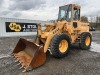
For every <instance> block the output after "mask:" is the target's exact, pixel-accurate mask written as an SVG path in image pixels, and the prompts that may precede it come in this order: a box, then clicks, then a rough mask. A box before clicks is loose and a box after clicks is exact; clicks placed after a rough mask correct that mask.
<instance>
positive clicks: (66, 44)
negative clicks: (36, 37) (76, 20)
mask: <svg viewBox="0 0 100 75" xmlns="http://www.w3.org/2000/svg"><path fill="white" fill-rule="evenodd" d="M69 49H70V38H69V36H68V35H66V34H59V35H56V36H54V38H53V39H52V41H51V45H50V50H51V53H52V55H53V56H54V57H57V58H63V57H65V56H67V54H68V52H69Z"/></svg>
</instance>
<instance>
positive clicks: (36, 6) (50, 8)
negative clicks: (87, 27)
mask: <svg viewBox="0 0 100 75" xmlns="http://www.w3.org/2000/svg"><path fill="white" fill-rule="evenodd" d="M67 4H78V5H80V6H81V16H87V17H90V16H92V17H93V16H97V15H98V16H100V0H0V17H9V18H21V19H33V20H45V21H47V20H55V19H57V18H58V11H59V6H63V5H67Z"/></svg>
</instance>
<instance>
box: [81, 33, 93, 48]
mask: <svg viewBox="0 0 100 75" xmlns="http://www.w3.org/2000/svg"><path fill="white" fill-rule="evenodd" d="M88 36H89V37H90V44H89V45H88V46H87V45H86V43H85V40H86V38H87V37H88ZM91 42H92V36H91V34H90V33H88V32H84V33H82V34H81V35H80V44H79V46H80V48H81V49H83V50H88V49H90V46H91Z"/></svg>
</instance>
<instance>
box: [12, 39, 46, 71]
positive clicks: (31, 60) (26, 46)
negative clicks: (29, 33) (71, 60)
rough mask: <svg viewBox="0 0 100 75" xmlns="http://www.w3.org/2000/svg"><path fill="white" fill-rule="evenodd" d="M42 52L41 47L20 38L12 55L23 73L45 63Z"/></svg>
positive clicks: (44, 54)
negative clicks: (22, 69)
mask: <svg viewBox="0 0 100 75" xmlns="http://www.w3.org/2000/svg"><path fill="white" fill-rule="evenodd" d="M43 50H44V48H43V45H37V44H35V43H33V42H30V41H27V40H25V39H22V38H21V39H20V40H19V42H18V43H17V46H16V47H15V49H14V50H13V53H12V54H13V55H14V57H15V58H16V59H17V61H18V62H19V64H21V65H22V67H21V68H24V69H25V70H24V71H28V70H30V69H32V68H37V67H39V66H41V65H43V64H44V63H45V60H46V53H44V51H43Z"/></svg>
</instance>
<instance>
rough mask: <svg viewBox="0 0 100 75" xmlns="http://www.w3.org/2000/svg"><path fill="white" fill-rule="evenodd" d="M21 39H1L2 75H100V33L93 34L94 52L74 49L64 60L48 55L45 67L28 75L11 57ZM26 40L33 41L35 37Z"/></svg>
mask: <svg viewBox="0 0 100 75" xmlns="http://www.w3.org/2000/svg"><path fill="white" fill-rule="evenodd" d="M19 38H20V37H13V38H0V75H100V53H99V52H98V51H99V50H100V47H99V46H100V31H95V32H93V44H92V46H93V47H91V49H93V50H94V51H91V49H90V50H88V51H86V50H81V49H78V48H77V47H75V48H74V47H73V48H72V49H71V50H70V53H69V55H68V56H67V57H65V58H63V59H57V58H54V57H52V56H50V54H49V53H48V54H47V60H46V63H45V64H44V65H43V66H41V67H39V68H36V69H33V70H32V71H29V72H27V73H22V70H23V69H21V70H20V69H19V67H20V65H19V66H17V64H18V63H15V62H14V61H15V59H14V58H12V57H11V56H9V54H10V53H11V52H12V50H13V49H14V47H15V45H16V43H17V41H18V40H19ZM22 38H23V37H22ZM24 38H26V39H33V38H34V36H31V37H24ZM95 44H96V46H95ZM96 50H97V52H96Z"/></svg>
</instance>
